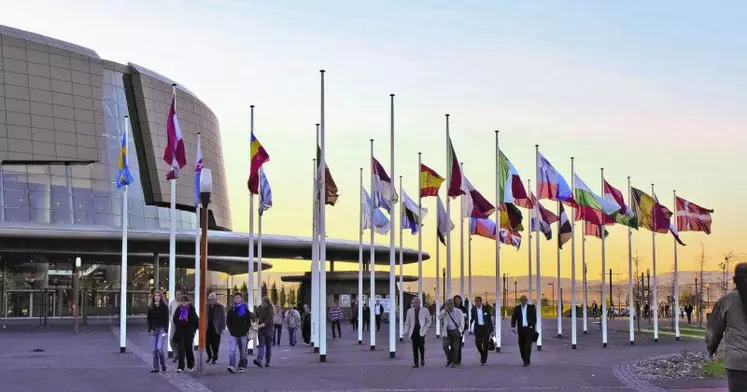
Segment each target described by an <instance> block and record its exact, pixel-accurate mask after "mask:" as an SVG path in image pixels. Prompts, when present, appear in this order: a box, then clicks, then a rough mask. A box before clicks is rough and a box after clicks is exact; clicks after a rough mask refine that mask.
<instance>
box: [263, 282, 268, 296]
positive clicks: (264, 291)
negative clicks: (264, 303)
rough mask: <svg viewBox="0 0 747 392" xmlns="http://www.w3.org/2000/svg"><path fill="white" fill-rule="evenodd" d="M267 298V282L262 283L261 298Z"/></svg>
mask: <svg viewBox="0 0 747 392" xmlns="http://www.w3.org/2000/svg"><path fill="white" fill-rule="evenodd" d="M266 296H267V282H262V298H264V297H266Z"/></svg>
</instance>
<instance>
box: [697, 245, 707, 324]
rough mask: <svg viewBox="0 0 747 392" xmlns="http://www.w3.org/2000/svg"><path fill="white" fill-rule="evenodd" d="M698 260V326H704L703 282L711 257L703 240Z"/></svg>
mask: <svg viewBox="0 0 747 392" xmlns="http://www.w3.org/2000/svg"><path fill="white" fill-rule="evenodd" d="M695 260H696V261H697V262H698V268H699V274H700V282H699V285H698V287H696V289H695V290H696V291H697V293H696V295H697V299H698V326H699V327H701V328H702V327H703V311H705V307H704V306H703V286H704V285H705V283H704V282H703V281H704V280H705V268H706V264H707V263H708V261H710V257H708V255H706V253H705V246H704V245H703V242H701V243H700V255H698V256H697V258H696V259H695Z"/></svg>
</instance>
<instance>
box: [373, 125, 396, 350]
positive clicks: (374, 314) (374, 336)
mask: <svg viewBox="0 0 747 392" xmlns="http://www.w3.org/2000/svg"><path fill="white" fill-rule="evenodd" d="M370 141H371V160H370V161H369V162H370V163H369V167H370V168H371V188H370V189H371V208H370V211H369V212H368V220H369V222H371V247H370V249H369V251H368V254H369V256H370V260H369V263H368V273H369V278H368V281H369V294H368V303H369V305H368V307H369V309H371V311H370V312H368V313H369V317H368V321H369V324H368V332H369V344H370V346H371V351H374V350H376V317H375V316H376V309H374V306H375V305H376V250H375V249H374V235H375V231H376V229H375V228H374V209H375V203H374V201H373V197H374V194H373V193H374V186H375V185H374V171H373V160H374V140H373V139H371V140H370ZM389 229H390V230H391V227H390V228H389Z"/></svg>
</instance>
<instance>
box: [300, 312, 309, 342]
mask: <svg viewBox="0 0 747 392" xmlns="http://www.w3.org/2000/svg"><path fill="white" fill-rule="evenodd" d="M301 335H303V342H304V343H306V344H307V345H308V344H311V309H310V308H309V305H304V306H303V315H302V317H301Z"/></svg>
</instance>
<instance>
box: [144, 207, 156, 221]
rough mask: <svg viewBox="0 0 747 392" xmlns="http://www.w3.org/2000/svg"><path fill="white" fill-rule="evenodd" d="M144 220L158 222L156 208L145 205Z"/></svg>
mask: <svg viewBox="0 0 747 392" xmlns="http://www.w3.org/2000/svg"><path fill="white" fill-rule="evenodd" d="M145 218H146V219H155V220H158V207H156V206H149V205H146V206H145Z"/></svg>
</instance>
